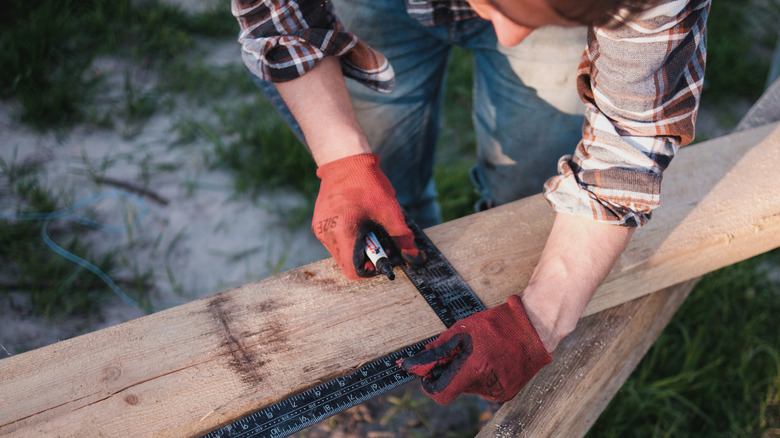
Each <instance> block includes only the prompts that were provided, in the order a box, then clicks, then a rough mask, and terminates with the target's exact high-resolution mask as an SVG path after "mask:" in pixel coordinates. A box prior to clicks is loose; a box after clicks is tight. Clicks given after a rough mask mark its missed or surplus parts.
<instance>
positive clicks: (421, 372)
mask: <svg viewBox="0 0 780 438" xmlns="http://www.w3.org/2000/svg"><path fill="white" fill-rule="evenodd" d="M442 336H444V334H442ZM442 336H439V338H438V339H435V340H433V341H431V342H430V343H429V344H428V345H426V346H425V350H423V351H421V352H419V353H417V354H416V355H414V356H412V357H409V358H406V359H404V360H403V361H401V367H402V368H403V369H404V370H406V371H407V372H409V373H411V374H414V375H417V376H420V377H433V376H434V374H435V371H434V370H435V369H436V368H437V367H442V366H444V365H445V364H446V363H448V362H450V361H452V360H453V359H454V358H455V357H456V356H457V354H458V351H459V350H460V349H461V343H462V338H461V337H460V336H457V335H456V336H452V337H450V338H449V339H444V340H442Z"/></svg>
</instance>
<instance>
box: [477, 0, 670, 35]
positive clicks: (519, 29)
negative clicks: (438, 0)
mask: <svg viewBox="0 0 780 438" xmlns="http://www.w3.org/2000/svg"><path fill="white" fill-rule="evenodd" d="M466 1H468V2H469V4H470V5H471V7H472V8H473V9H474V10H475V11H476V12H477V14H479V16H481V17H482V18H484V19H486V20H489V21H491V22H492V23H493V27H494V28H495V30H496V35H497V36H498V41H499V43H501V44H502V45H504V46H514V45H517V44H519V43H520V42H521V41H522V40H523V39H525V37H527V36H528V35H529V34H530V33H531V32H532V31H533V30H534V29H536V28H538V27H542V26H549V25H554V26H555V25H557V26H578V25H589V26H605V27H616V26H618V25H620V24H621V23H622V22H623V21H625V20H627V19H630V17H632V16H634V15H636V14H638V13H639V12H641V11H643V10H645V9H647V8H648V7H649V6H651V5H652V4H653V3H657V1H658V0H466ZM618 17H620V18H618Z"/></svg>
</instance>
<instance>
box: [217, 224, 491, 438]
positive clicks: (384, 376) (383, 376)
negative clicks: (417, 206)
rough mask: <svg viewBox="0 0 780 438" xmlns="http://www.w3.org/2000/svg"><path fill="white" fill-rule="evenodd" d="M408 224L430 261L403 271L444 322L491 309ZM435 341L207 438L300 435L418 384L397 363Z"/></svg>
mask: <svg viewBox="0 0 780 438" xmlns="http://www.w3.org/2000/svg"><path fill="white" fill-rule="evenodd" d="M407 225H409V228H410V229H411V230H412V232H413V233H414V241H415V244H416V245H417V248H418V249H420V250H422V251H424V252H425V254H426V256H427V260H426V262H425V263H424V264H422V265H421V266H408V265H404V266H402V267H401V269H402V270H403V272H404V273H405V274H406V276H407V277H408V278H409V280H410V281H411V282H412V284H414V286H415V287H416V288H417V290H418V291H420V294H422V296H423V298H425V301H426V302H428V304H429V305H430V306H431V308H432V309H433V311H434V312H435V313H436V315H437V316H438V317H439V319H441V321H442V322H443V323H444V324H445V325H446V326H447V327H450V326H452V325H453V324H454V323H455V322H456V321H458V320H459V319H463V318H465V317H467V316H469V315H471V314H472V313H474V312H478V311H480V310H485V306H484V305H483V304H482V302H481V301H479V298H477V296H476V295H475V294H474V291H472V290H471V288H470V287H469V286H468V284H466V282H465V281H463V279H462V278H461V277H460V276H459V275H458V273H457V272H456V271H455V269H454V268H453V267H452V265H450V263H449V262H448V261H447V259H445V258H444V256H443V255H442V254H441V252H439V250H438V249H437V248H436V246H435V245H434V244H433V242H431V241H430V239H428V236H426V235H425V234H424V233H423V232H422V230H421V229H420V227H418V226H417V224H415V223H414V222H412V221H411V220H409V219H407ZM433 339H435V337H433V338H429V339H426V340H424V341H422V342H418V343H416V344H414V345H410V346H408V347H405V348H403V349H401V350H398V351H396V352H393V353H390V354H388V355H386V356H384V357H381V358H379V359H377V360H375V361H373V362H370V363H368V364H366V365H363V366H362V367H360V368H358V369H357V371H354V372H352V373H350V374H348V375H346V376H342V377H339V378H336V379H333V380H331V381H329V382H325V383H323V384H321V385H318V386H315V387H314V388H311V389H308V390H306V391H304V392H301V393H299V394H297V395H294V396H292V397H289V398H286V399H284V400H282V401H280V402H278V403H275V404H273V405H271V406H268V407H266V408H263V409H261V410H259V411H257V412H255V413H253V414H250V415H248V416H246V417H244V418H242V419H240V420H238V421H236V422H234V423H231V424H229V425H227V426H224V427H223V428H221V429H217V430H215V431H213V432H211V433H209V434H207V435H204V437H203V438H228V437H229V438H250V437H251V438H281V437H285V436H288V435H291V434H293V433H295V432H299V431H301V430H303V429H305V428H307V427H309V426H311V425H313V424H315V423H318V422H320V421H322V420H324V419H326V418H328V417H331V416H333V415H336V414H337V413H339V412H342V411H344V410H346V409H349V408H351V407H353V406H356V405H358V404H360V403H363V402H364V401H366V400H368V399H370V398H373V397H375V396H377V395H379V394H381V393H383V392H386V391H389V390H390V389H393V388H396V387H398V386H400V385H403V384H404V383H407V382H410V381H412V380H414V378H415V376H413V375H410V374H409V373H407V372H406V371H404V370H403V369H401V368H400V367H399V366H398V365H397V364H396V363H397V362H398V360H399V359H402V358H405V357H410V356H414V355H415V354H417V353H419V352H420V351H422V350H423V349H424V348H425V345H426V344H427V343H428V342H430V341H432V340H433Z"/></svg>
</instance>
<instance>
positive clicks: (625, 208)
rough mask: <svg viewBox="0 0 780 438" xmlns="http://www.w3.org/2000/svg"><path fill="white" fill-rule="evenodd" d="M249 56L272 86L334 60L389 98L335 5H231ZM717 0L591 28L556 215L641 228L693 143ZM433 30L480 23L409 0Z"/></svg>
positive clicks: (292, 1)
mask: <svg viewBox="0 0 780 438" xmlns="http://www.w3.org/2000/svg"><path fill="white" fill-rule="evenodd" d="M231 1H232V11H233V14H234V15H235V16H236V18H237V19H238V22H239V25H240V27H241V33H240V35H239V42H240V44H241V46H242V57H243V60H244V63H245V64H246V66H247V67H248V68H249V70H250V71H251V72H252V73H254V74H255V75H257V76H259V77H261V78H264V79H267V80H270V81H272V82H283V81H287V80H291V79H294V78H297V77H299V76H301V75H303V74H304V73H306V72H307V71H309V70H311V69H312V68H313V67H314V66H315V65H316V63H317V62H318V61H319V60H321V59H322V58H324V57H326V56H339V57H340V59H341V65H342V71H343V72H344V74H345V76H348V77H351V78H354V79H356V80H358V81H360V82H362V83H363V84H365V85H366V86H369V87H371V88H373V89H376V90H379V91H389V90H390V89H392V87H393V84H394V74H393V70H392V67H391V66H390V64H389V63H388V61H387V59H386V58H385V57H384V56H382V54H380V53H379V52H376V51H375V50H373V49H372V48H370V47H369V46H368V45H366V44H365V43H363V42H362V41H361V40H360V39H358V38H357V37H356V36H355V35H353V34H351V33H349V31H348V30H347V29H344V27H343V26H342V24H341V23H340V22H339V20H338V18H337V17H336V15H335V14H334V11H333V8H332V6H331V4H330V2H328V1H327V0H231ZM709 7H710V0H661V1H659V4H658V5H656V6H655V7H653V8H652V9H650V10H648V11H646V12H644V13H643V14H642V15H640V16H639V17H637V18H636V19H635V20H632V21H631V22H630V23H626V24H625V25H624V26H621V27H619V28H618V29H603V28H591V29H590V30H589V32H588V41H587V49H586V50H585V53H584V55H583V60H582V62H581V64H580V66H579V68H578V72H577V75H578V79H577V91H578V93H579V95H580V98H581V99H582V100H583V102H585V106H586V110H585V121H584V123H583V128H582V140H581V141H580V142H579V144H578V145H577V147H576V149H575V151H574V153H573V154H572V155H567V156H564V157H562V158H561V159H560V161H559V163H558V169H559V174H558V175H557V176H554V177H552V178H550V179H549V180H548V181H547V183H546V184H545V186H544V194H545V197H546V198H547V200H548V201H549V202H550V204H551V205H552V206H553V208H555V210H556V211H559V212H564V213H570V214H576V215H580V216H586V217H590V218H592V219H594V220H597V221H601V222H607V223H612V224H619V225H627V226H640V225H643V224H644V223H646V222H647V221H648V220H649V219H650V217H651V212H652V210H653V209H655V208H656V207H657V206H658V205H659V203H660V191H661V180H662V176H663V171H664V170H665V169H666V168H667V166H668V165H669V163H670V161H671V160H672V158H673V157H674V155H675V153H676V152H677V150H678V149H679V147H680V146H683V145H685V144H688V143H690V142H691V141H692V140H693V136H694V123H695V121H696V112H697V109H698V105H699V98H700V96H701V90H702V85H703V81H704V64H705V58H706V30H705V27H706V20H707V15H708V12H709ZM406 8H407V12H408V13H409V15H410V16H412V17H414V18H416V19H417V20H418V21H419V22H420V23H422V24H424V25H433V24H439V23H443V22H448V21H457V20H463V19H468V18H474V17H476V14H475V13H474V11H473V10H472V9H471V8H470V7H469V5H468V4H467V3H466V2H465V1H464V0H406Z"/></svg>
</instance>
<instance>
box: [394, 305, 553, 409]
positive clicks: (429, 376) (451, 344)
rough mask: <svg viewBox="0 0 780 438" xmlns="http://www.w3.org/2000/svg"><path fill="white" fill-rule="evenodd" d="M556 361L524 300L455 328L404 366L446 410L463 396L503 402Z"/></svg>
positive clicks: (403, 362)
mask: <svg viewBox="0 0 780 438" xmlns="http://www.w3.org/2000/svg"><path fill="white" fill-rule="evenodd" d="M551 361H552V356H551V355H550V353H548V352H547V350H546V349H545V348H544V345H543V344H542V341H541V339H539V335H538V334H537V333H536V329H534V327H533V325H532V324H531V321H529V320H528V316H527V315H526V313H525V308H524V307H523V304H522V302H521V301H520V297H519V296H517V295H512V296H510V297H509V300H507V302H506V303H505V304H502V305H500V306H498V307H494V308H492V309H488V310H484V311H482V312H477V313H475V314H473V315H471V316H469V317H467V318H464V319H462V320H460V321H458V322H456V323H455V325H453V326H452V327H450V328H449V329H447V330H446V331H445V332H444V333H442V334H441V335H440V336H439V337H438V338H437V339H436V340H434V341H432V342H430V343H429V344H428V345H426V346H425V350H423V351H421V352H420V353H418V354H416V355H415V356H412V357H409V358H406V359H403V360H401V361H399V364H400V365H401V367H402V368H403V369H405V370H406V371H407V372H409V373H411V374H416V375H418V376H420V377H422V387H423V389H424V390H425V392H426V393H427V394H428V395H429V396H430V397H431V398H432V399H433V400H435V401H436V402H437V403H439V404H442V405H446V404H448V403H450V402H452V401H453V400H455V399H456V398H457V397H458V396H459V395H461V394H464V393H469V394H479V395H481V396H483V397H485V398H486V399H488V400H492V401H498V402H504V401H507V400H510V399H511V398H512V397H514V396H515V395H516V394H517V393H518V392H519V391H520V389H522V388H523V386H525V384H526V383H528V381H529V380H531V378H532V377H533V376H534V375H535V374H536V373H537V372H538V371H539V370H540V369H542V368H543V367H544V366H545V365H547V364H548V363H550V362H551Z"/></svg>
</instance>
